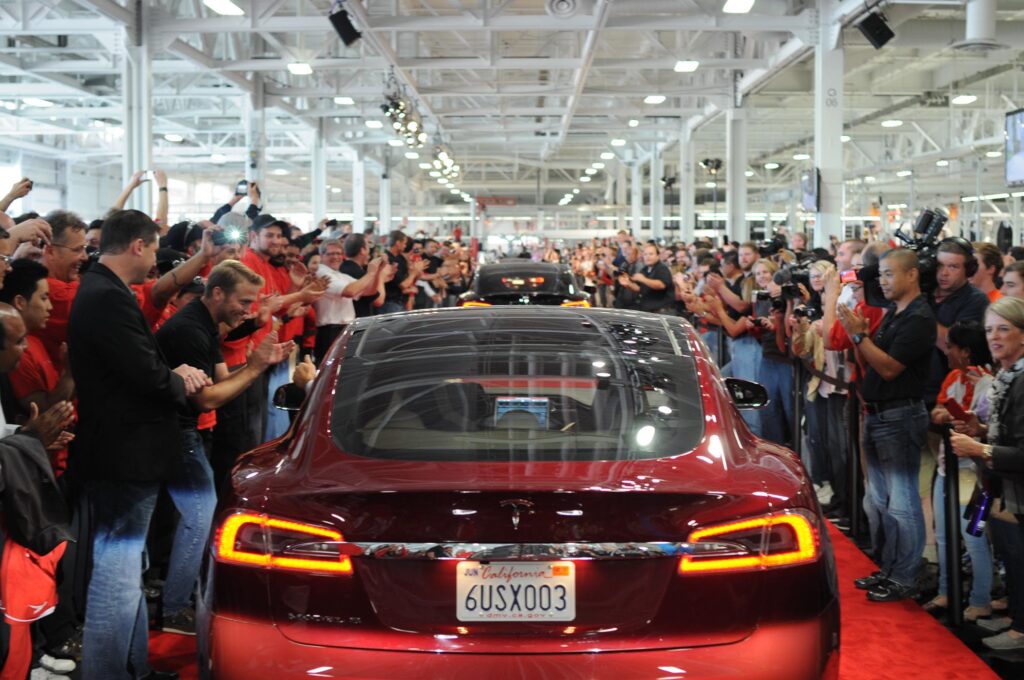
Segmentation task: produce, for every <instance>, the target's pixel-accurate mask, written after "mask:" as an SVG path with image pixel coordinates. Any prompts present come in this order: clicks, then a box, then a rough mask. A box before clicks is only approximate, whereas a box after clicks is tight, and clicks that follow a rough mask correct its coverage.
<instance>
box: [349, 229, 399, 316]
mask: <svg viewBox="0 0 1024 680" xmlns="http://www.w3.org/2000/svg"><path fill="white" fill-rule="evenodd" d="M369 263H370V246H369V244H367V242H366V237H365V236H363V235H362V234H350V235H349V236H348V237H346V238H345V261H344V262H342V263H341V267H339V268H338V271H339V272H341V273H342V274H347V275H349V276H351V277H352V278H353V279H356V281H358V280H359V279H361V278H363V277H364V276H366V273H367V265H368V264H369ZM386 272H387V267H384V266H381V267H380V268H379V269H377V277H376V278H375V279H374V282H373V285H372V286H371V287H370V288H369V290H371V291H373V292H371V293H368V294H364V295H361V296H360V297H357V298H355V299H353V300H352V305H353V306H354V307H355V308H356V318H357V319H361V318H363V317H364V316H373V310H374V309H377V308H379V307H380V306H381V305H383V304H384V283H385V281H384V278H385V273H386Z"/></svg>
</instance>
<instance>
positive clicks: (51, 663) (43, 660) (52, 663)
mask: <svg viewBox="0 0 1024 680" xmlns="http://www.w3.org/2000/svg"><path fill="white" fill-rule="evenodd" d="M39 665H40V666H42V667H43V668H45V669H46V670H48V671H52V672H54V673H70V672H71V671H73V670H75V662H74V661H72V660H71V659H58V658H57V657H55V656H50V655H49V654H43V656H42V657H40V659H39Z"/></svg>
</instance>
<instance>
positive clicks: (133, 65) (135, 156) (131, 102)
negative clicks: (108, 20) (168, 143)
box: [121, 3, 153, 213]
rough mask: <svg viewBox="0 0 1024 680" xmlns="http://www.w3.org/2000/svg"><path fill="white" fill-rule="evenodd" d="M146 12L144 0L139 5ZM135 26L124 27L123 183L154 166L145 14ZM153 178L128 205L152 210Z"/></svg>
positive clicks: (149, 61) (151, 82) (140, 9)
mask: <svg viewBox="0 0 1024 680" xmlns="http://www.w3.org/2000/svg"><path fill="white" fill-rule="evenodd" d="M136 10H137V11H139V12H146V6H145V3H139V4H138V5H137V7H136ZM138 19H139V20H138V21H137V22H136V24H135V26H134V27H128V28H125V45H126V47H125V59H124V71H123V76H124V77H123V90H124V92H123V94H122V98H123V101H124V114H125V115H124V157H123V160H122V163H121V174H122V179H123V184H124V186H127V185H128V182H129V180H130V179H131V176H132V173H133V172H136V171H138V170H151V169H152V168H153V127H152V121H153V111H152V108H151V102H152V94H153V92H152V91H153V66H152V62H151V59H150V51H149V41H148V39H147V37H148V36H147V35H146V33H147V31H146V28H145V26H146V21H145V16H144V15H143V16H139V17H138ZM151 185H152V182H145V183H143V184H142V186H140V187H139V188H138V189H136V190H135V191H134V192H132V195H131V197H130V198H129V199H128V204H127V205H126V206H125V207H126V208H134V209H136V210H142V211H143V212H145V213H149V212H150V211H151V210H152V209H153V195H152V186H151Z"/></svg>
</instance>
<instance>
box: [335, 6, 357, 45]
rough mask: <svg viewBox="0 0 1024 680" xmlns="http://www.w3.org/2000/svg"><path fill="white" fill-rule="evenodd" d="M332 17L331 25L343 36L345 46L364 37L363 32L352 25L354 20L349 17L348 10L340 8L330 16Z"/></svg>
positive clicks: (339, 35) (340, 36)
mask: <svg viewBox="0 0 1024 680" xmlns="http://www.w3.org/2000/svg"><path fill="white" fill-rule="evenodd" d="M330 19H331V26H334V32H335V33H337V34H338V37H339V38H341V42H343V43H345V47H348V46H349V45H351V44H352V43H354V42H355V41H357V40H359V39H360V38H362V37H363V34H362V33H360V32H359V31H357V30H356V27H355V26H353V25H352V20H351V19H349V18H348V12H346V11H345V10H343V9H339V10H338V11H337V12H335V13H334V14H332V15H331V16H330Z"/></svg>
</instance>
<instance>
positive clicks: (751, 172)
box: [743, 170, 754, 177]
mask: <svg viewBox="0 0 1024 680" xmlns="http://www.w3.org/2000/svg"><path fill="white" fill-rule="evenodd" d="M743 174H744V176H746V177H753V176H754V171H753V170H747V171H746V172H744V173H743Z"/></svg>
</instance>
